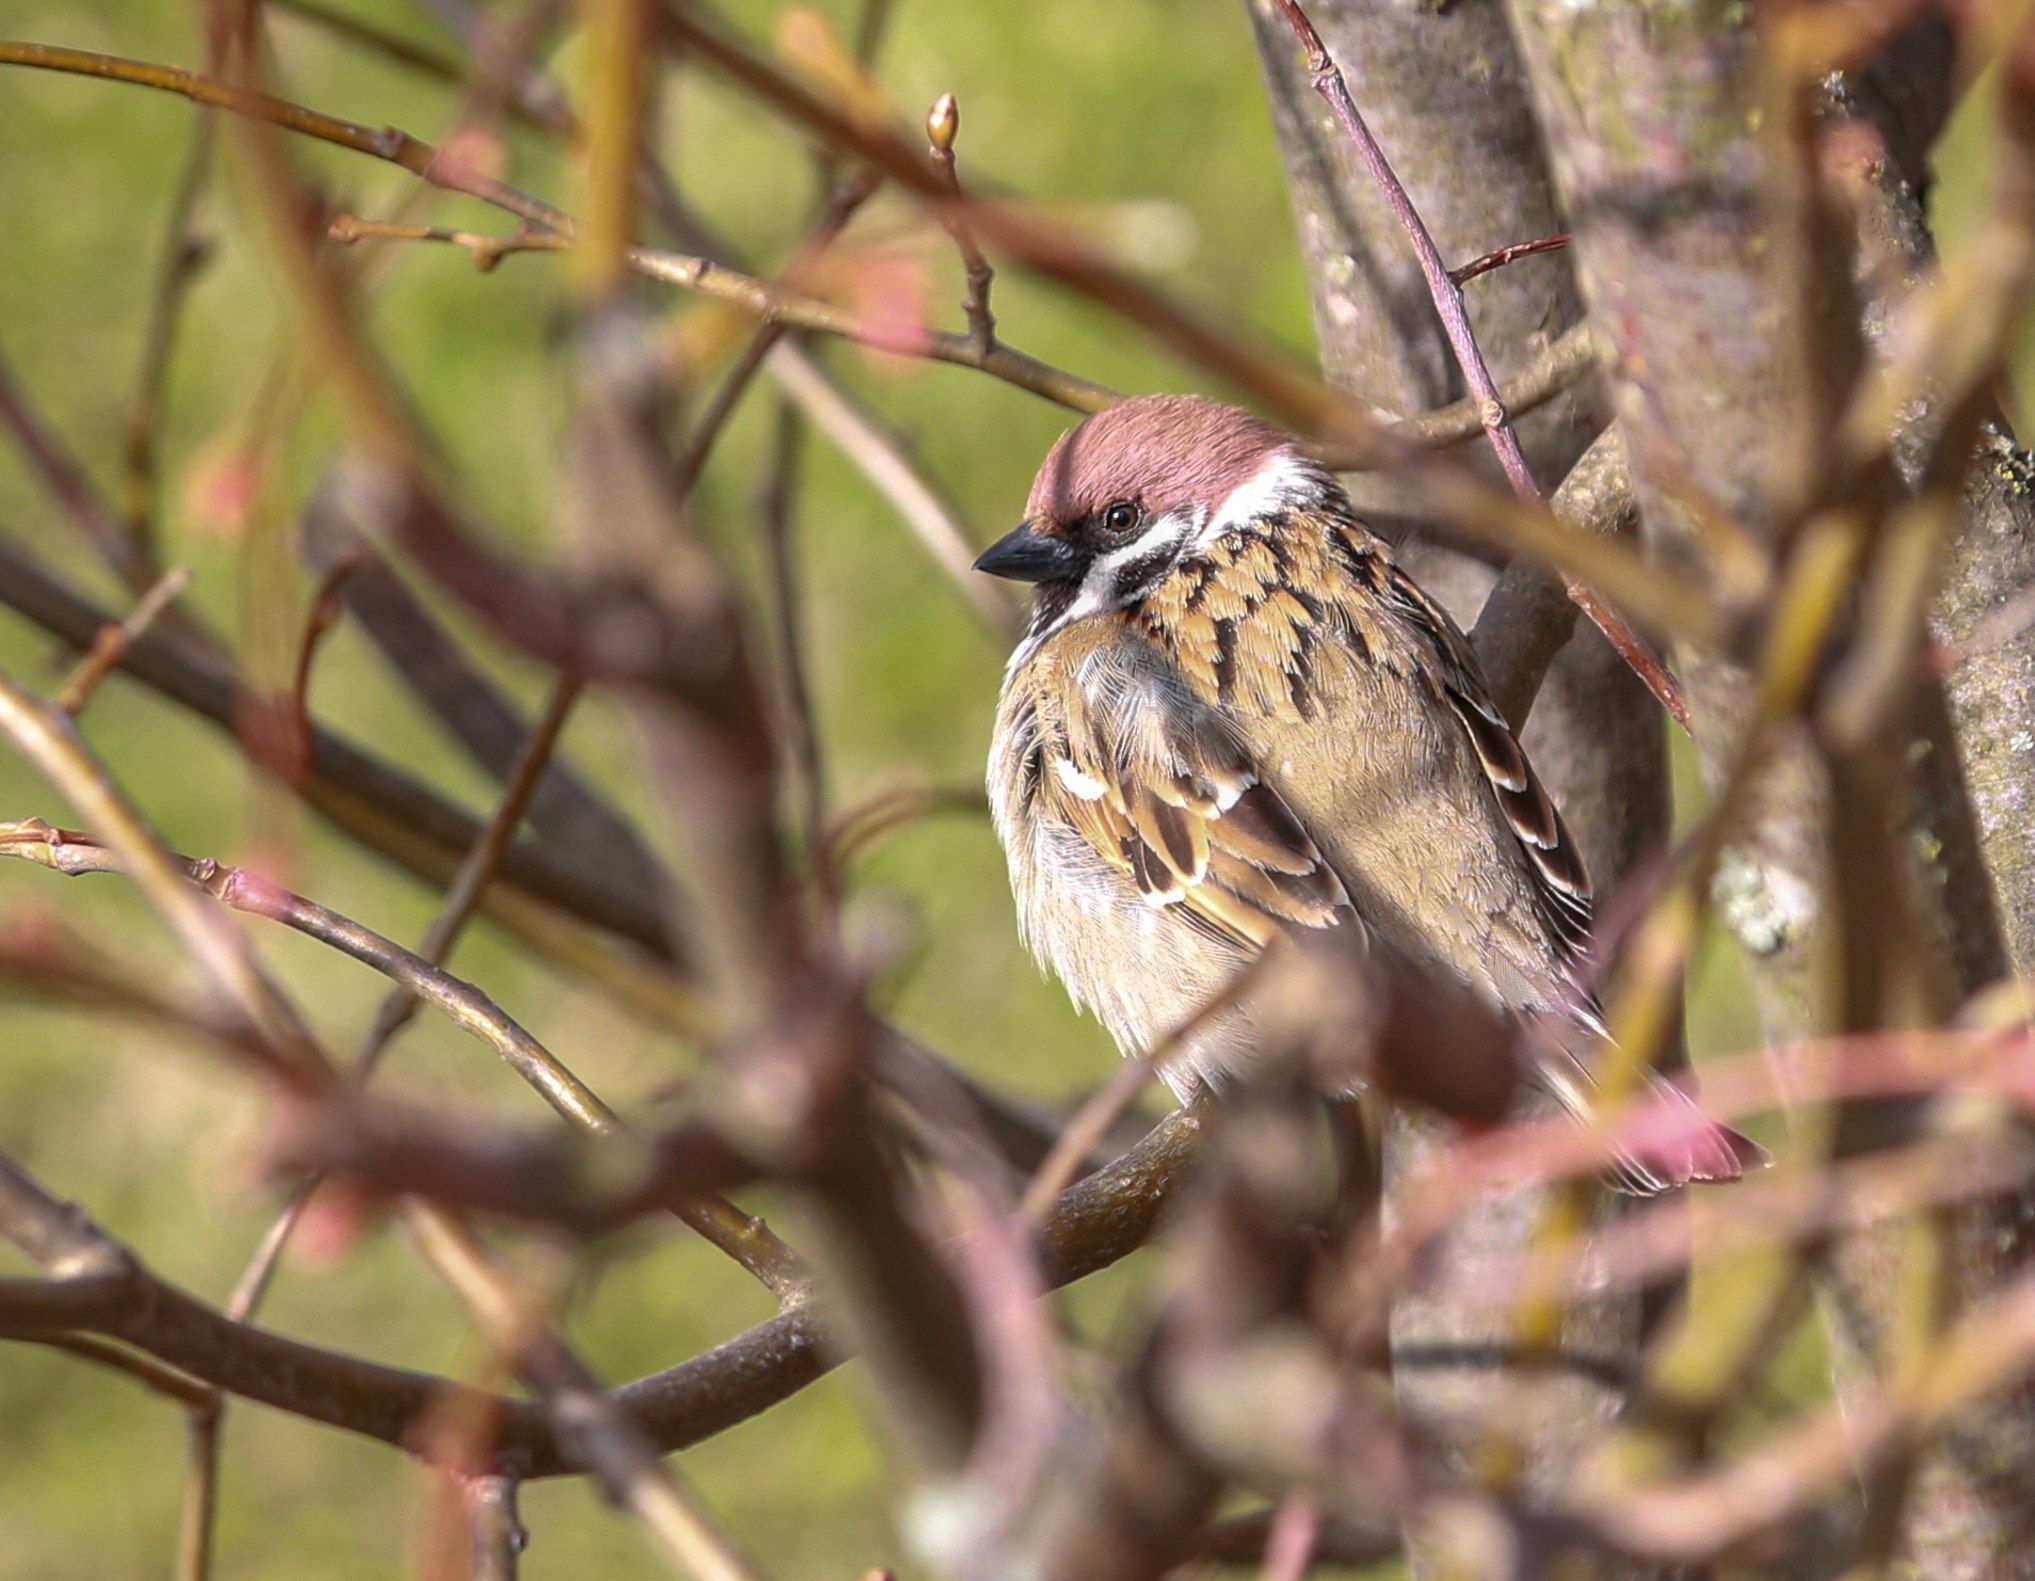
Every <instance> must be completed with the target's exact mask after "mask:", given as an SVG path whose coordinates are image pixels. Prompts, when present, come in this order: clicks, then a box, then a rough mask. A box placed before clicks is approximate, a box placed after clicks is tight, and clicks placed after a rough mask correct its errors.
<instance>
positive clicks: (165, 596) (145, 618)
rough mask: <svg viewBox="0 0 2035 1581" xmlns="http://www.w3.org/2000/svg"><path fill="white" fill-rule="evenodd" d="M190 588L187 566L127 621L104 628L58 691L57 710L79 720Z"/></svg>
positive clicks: (170, 576) (168, 578)
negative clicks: (136, 645)
mask: <svg viewBox="0 0 2035 1581" xmlns="http://www.w3.org/2000/svg"><path fill="white" fill-rule="evenodd" d="M190 585H191V573H190V571H189V570H188V569H186V568H185V567H183V566H177V567H174V568H173V569H171V570H170V571H169V572H167V573H166V574H165V575H164V576H163V577H162V578H161V580H159V581H158V582H157V583H156V584H155V586H154V587H152V588H150V589H149V590H148V591H147V592H146V593H144V594H143V595H142V596H141V600H140V602H138V603H137V604H136V605H135V606H134V608H133V609H132V610H130V611H129V612H128V615H127V618H126V619H125V620H123V621H121V622H120V623H119V624H118V625H117V626H116V625H112V624H110V623H109V624H107V625H104V626H101V627H100V628H99V635H98V636H96V637H94V638H93V639H92V646H91V647H90V648H89V649H88V650H87V651H86V653H85V656H84V657H83V658H81V659H80V660H78V662H77V664H76V665H75V666H74V667H73V668H72V670H71V673H70V675H69V676H68V677H67V678H66V679H65V681H64V684H63V685H62V686H61V687H59V688H58V689H57V696H56V705H57V707H59V708H61V709H62V710H63V711H64V712H65V713H67V714H69V715H71V716H72V717H73V718H75V717H77V715H78V714H79V713H81V712H82V711H83V710H84V707H85V704H86V703H87V702H89V701H90V700H91V697H92V694H93V693H94V692H95V691H97V690H98V689H99V683H100V682H101V681H103V680H105V679H106V677H107V676H108V675H110V674H112V673H113V671H114V669H115V668H116V667H117V666H118V665H119V663H120V660H121V657H122V656H123V655H124V654H125V653H126V652H127V650H128V649H129V648H130V647H132V646H133V645H134V642H135V640H136V639H137V638H138V637H140V636H141V634H142V633H143V632H145V631H147V630H148V628H149V627H150V626H152V625H154V624H155V621H156V617H157V616H159V615H161V614H162V612H163V611H164V610H165V609H167V608H169V606H170V604H171V603H172V602H174V601H175V600H176V599H177V598H178V597H180V596H181V595H182V593H183V591H184V589H185V588H187V587H189V586H190Z"/></svg>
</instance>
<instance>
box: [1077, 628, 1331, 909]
mask: <svg viewBox="0 0 2035 1581" xmlns="http://www.w3.org/2000/svg"><path fill="white" fill-rule="evenodd" d="M1078 670H1079V673H1080V675H1081V679H1082V681H1083V683H1084V684H1081V685H1078V686H1075V687H1070V688H1067V689H1066V691H1065V692H1063V693H1062V694H1061V696H1060V698H1059V699H1058V701H1059V702H1060V705H1061V711H1062V717H1061V718H1060V719H1059V720H1058V721H1056V723H1057V724H1058V726H1059V728H1058V729H1056V730H1053V731H1050V732H1048V733H1047V738H1046V740H1045V742H1044V745H1043V751H1044V752H1045V755H1046V759H1047V763H1048V771H1047V772H1046V773H1045V774H1043V775H1042V776H1041V780H1040V784H1041V792H1040V793H1041V795H1042V796H1044V797H1045V798H1046V799H1047V800H1048V802H1049V803H1050V804H1051V805H1050V810H1051V812H1052V813H1053V814H1054V815H1056V816H1058V817H1059V818H1060V819H1061V820H1062V821H1064V822H1065V823H1067V824H1069V825H1070V826H1072V827H1073V828H1074V829H1075V830H1076V831H1077V832H1078V833H1080V835H1081V836H1082V838H1083V839H1084V840H1085V841H1086V842H1087V843H1088V844H1089V846H1091V847H1092V848H1093V849H1094V850H1095V851H1096V852H1097V853H1098V854H1099V855H1100V856H1102V857H1103V858H1104V859H1105V860H1106V861H1108V862H1109V863H1110V864H1111V865H1112V866H1114V867H1116V868H1117V869H1118V870H1119V871H1121V872H1123V873H1125V874H1126V875H1127V876H1128V877H1129V878H1130V880H1131V881H1132V883H1134V884H1135V885H1136V886H1137V889H1138V891H1139V893H1140V894H1141V895H1142V896H1143V897H1144V899H1145V900H1146V902H1147V903H1148V904H1150V905H1153V906H1172V905H1181V906H1184V907H1185V908H1186V910H1187V911H1188V913H1189V914H1190V915H1191V916H1192V917H1194V918H1195V919H1196V920H1197V921H1198V922H1200V923H1202V924H1204V925H1206V926H1209V927H1211V928H1213V929H1214V930H1215V931H1216V932H1217V933H1218V934H1219V935H1221V936H1223V937H1225V938H1228V939H1230V940H1231V941H1233V942H1235V943H1237V944H1240V945H1244V946H1247V947H1257V946H1261V945H1263V944H1266V943H1268V942H1269V941H1270V940H1271V939H1273V938H1274V937H1276V936H1277V934H1278V933H1279V932H1280V931H1281V930H1282V929H1284V928H1287V927H1294V926H1299V927H1317V928H1318V927H1331V926H1335V925H1337V924H1338V923H1340V922H1341V921H1342V920H1343V919H1344V918H1345V917H1347V916H1350V915H1352V913H1351V911H1350V901H1349V896H1348V894H1347V893H1346V892H1345V891H1344V889H1343V885H1342V881H1341V879H1339V878H1338V877H1337V876H1336V875H1335V872H1334V870H1333V869H1331V868H1330V867H1329V865H1328V863H1327V862H1326V861H1324V860H1323V858H1322V854H1321V852H1320V850H1319V849H1318V848H1317V847H1316V845H1315V843H1314V841H1313V839H1312V838H1311V837H1310V836H1309V835H1308V833H1307V831H1306V829H1305V828H1304V827H1303V826H1302V825H1301V823H1300V820H1299V819H1298V818H1296V817H1295V816H1294V815H1293V811H1292V809H1291V808H1289V807H1288V806H1287V805H1286V803H1285V802H1284V800H1282V799H1281V798H1280V796H1279V794H1278V793H1277V792H1276V791H1274V790H1273V789H1272V788H1271V787H1270V786H1268V785H1264V784H1262V783H1260V781H1259V780H1258V777H1257V775H1256V774H1255V773H1254V772H1253V771H1252V769H1251V767H1250V763H1249V760H1248V758H1247V757H1246V756H1245V754H1244V750H1243V748H1242V746H1241V745H1240V744H1239V743H1238V742H1237V740H1236V739H1235V736H1234V734H1233V732H1232V730H1231V728H1230V727H1229V725H1228V724H1227V723H1226V722H1225V720H1224V719H1223V717H1222V716H1221V715H1220V714H1219V713H1218V712H1217V711H1216V710H1215V709H1213V708H1211V707H1209V706H1208V705H1207V704H1205V703H1203V702H1202V701H1200V700H1199V699H1197V698H1195V697H1194V696H1193V695H1191V694H1190V693H1189V692H1188V691H1187V690H1186V689H1185V688H1184V687H1183V686H1182V685H1180V684H1179V683H1178V681H1177V678H1174V677H1172V676H1171V675H1170V672H1168V671H1167V670H1166V669H1165V667H1164V665H1163V661H1162V660H1161V659H1160V656H1159V655H1158V654H1157V653H1156V652H1153V653H1150V654H1141V653H1139V652H1138V651H1137V650H1134V649H1126V648H1119V649H1116V650H1113V651H1112V652H1111V653H1110V655H1109V656H1108V657H1106V658H1104V657H1103V656H1101V655H1097V654H1091V655H1090V656H1089V662H1087V663H1084V664H1082V665H1080V666H1079V667H1078Z"/></svg>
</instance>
